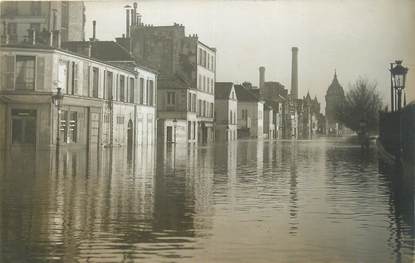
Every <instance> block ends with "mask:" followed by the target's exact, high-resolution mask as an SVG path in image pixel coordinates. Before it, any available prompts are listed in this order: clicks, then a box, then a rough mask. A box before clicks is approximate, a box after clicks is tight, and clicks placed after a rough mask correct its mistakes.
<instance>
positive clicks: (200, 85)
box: [197, 74, 202, 89]
mask: <svg viewBox="0 0 415 263" xmlns="http://www.w3.org/2000/svg"><path fill="white" fill-rule="evenodd" d="M197 80H198V82H197V83H198V85H197V88H198V89H202V75H200V74H199V75H198V78H197Z"/></svg>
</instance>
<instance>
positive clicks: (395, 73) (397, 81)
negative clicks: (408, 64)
mask: <svg viewBox="0 0 415 263" xmlns="http://www.w3.org/2000/svg"><path fill="white" fill-rule="evenodd" d="M389 71H390V72H391V96H392V98H391V103H392V110H394V108H395V107H393V89H395V91H396V92H397V96H398V111H399V110H401V106H402V105H401V104H402V102H401V101H402V98H401V97H402V90H403V89H405V81H406V73H408V68H405V67H404V66H402V60H396V61H395V63H391V69H390V70H389ZM395 106H396V105H395Z"/></svg>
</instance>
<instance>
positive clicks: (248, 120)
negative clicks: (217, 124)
mask: <svg viewBox="0 0 415 263" xmlns="http://www.w3.org/2000/svg"><path fill="white" fill-rule="evenodd" d="M235 92H236V98H237V100H238V113H237V117H238V122H237V123H238V138H258V139H262V138H263V137H264V101H262V100H261V99H260V98H259V97H257V96H256V95H254V94H253V93H252V92H251V91H250V90H249V89H247V88H245V87H244V86H242V85H235Z"/></svg>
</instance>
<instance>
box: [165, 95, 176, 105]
mask: <svg viewBox="0 0 415 263" xmlns="http://www.w3.org/2000/svg"><path fill="white" fill-rule="evenodd" d="M174 104H176V94H175V93H174V92H167V105H174Z"/></svg>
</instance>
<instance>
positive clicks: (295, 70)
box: [291, 47, 298, 99]
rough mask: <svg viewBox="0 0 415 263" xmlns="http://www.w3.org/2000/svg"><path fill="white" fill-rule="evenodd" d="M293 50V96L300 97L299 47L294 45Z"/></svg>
mask: <svg viewBox="0 0 415 263" xmlns="http://www.w3.org/2000/svg"><path fill="white" fill-rule="evenodd" d="M291 50H292V62H291V97H292V98H294V99H298V47H293V48H292V49H291Z"/></svg>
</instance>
